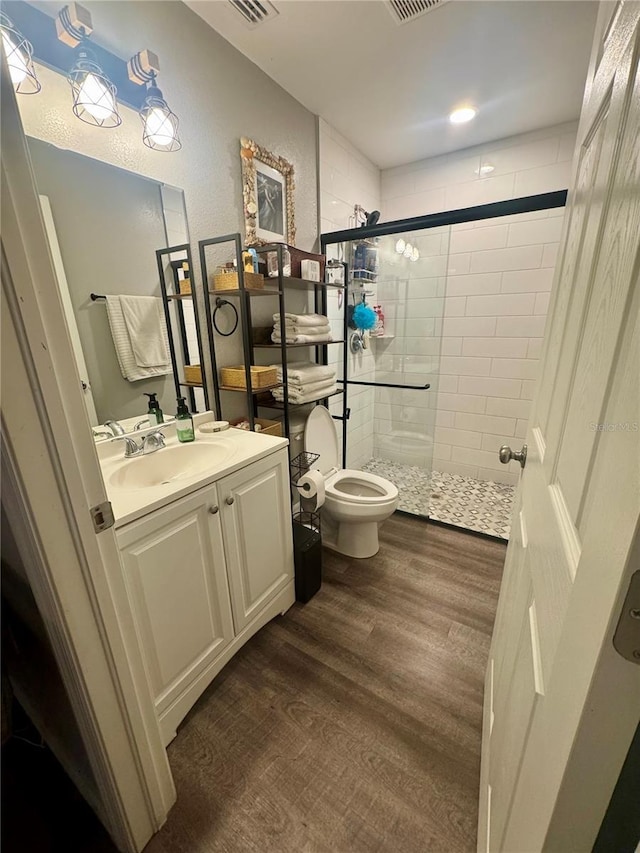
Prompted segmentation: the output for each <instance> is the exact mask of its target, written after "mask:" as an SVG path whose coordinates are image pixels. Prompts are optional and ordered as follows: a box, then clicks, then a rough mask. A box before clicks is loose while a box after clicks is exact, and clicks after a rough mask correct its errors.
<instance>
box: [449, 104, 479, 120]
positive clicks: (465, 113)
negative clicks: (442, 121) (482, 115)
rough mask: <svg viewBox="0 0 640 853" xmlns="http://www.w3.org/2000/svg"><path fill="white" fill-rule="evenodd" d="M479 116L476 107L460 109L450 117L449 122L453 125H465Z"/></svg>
mask: <svg viewBox="0 0 640 853" xmlns="http://www.w3.org/2000/svg"><path fill="white" fill-rule="evenodd" d="M477 114H478V110H476V109H475V107H460V109H457V110H454V111H453V112H452V113H451V115H450V116H449V121H450V122H451V124H464V123H465V122H467V121H471V119H472V118H475V117H476V115H477Z"/></svg>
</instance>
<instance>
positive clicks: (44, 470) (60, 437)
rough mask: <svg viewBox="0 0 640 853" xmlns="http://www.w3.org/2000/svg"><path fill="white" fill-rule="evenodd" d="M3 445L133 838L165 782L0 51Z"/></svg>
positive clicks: (85, 708)
mask: <svg viewBox="0 0 640 853" xmlns="http://www.w3.org/2000/svg"><path fill="white" fill-rule="evenodd" d="M0 95H1V100H2V146H1V151H0V157H1V178H2V232H1V238H2V258H1V261H2V302H3V310H2V349H3V358H2V366H3V377H2V381H3V393H4V399H3V407H2V456H3V463H4V464H5V468H6V470H7V472H8V476H9V480H10V490H11V492H12V493H13V494H12V497H13V500H12V501H11V506H10V507H7V509H8V511H9V520H10V523H11V525H12V527H15V531H14V532H15V533H16V536H17V539H18V547H19V548H20V551H21V554H22V556H24V564H25V569H26V572H27V575H28V579H29V583H30V585H31V587H32V590H33V594H34V597H35V600H36V603H37V606H38V608H39V610H40V613H41V615H42V617H43V621H44V623H45V625H46V628H47V633H48V636H49V639H50V642H51V645H52V648H53V652H54V655H55V657H56V661H57V663H58V666H59V668H60V672H61V676H62V679H63V682H64V685H65V688H66V690H67V693H68V695H69V698H70V701H71V704H72V707H73V710H74V714H75V716H76V720H77V722H78V726H79V729H80V732H81V735H82V738H83V741H84V744H85V747H86V750H87V753H88V757H89V761H90V764H91V768H92V771H93V774H94V776H95V781H96V784H97V788H98V793H99V798H100V803H101V806H102V808H101V810H100V811H101V814H100V817H101V819H102V820H103V821H104V823H105V825H106V827H107V829H108V830H109V832H110V833H111V835H112V837H113V839H114V842H115V843H116V845H117V846H118V848H119V849H120V850H121V851H127V853H129V851H131V853H134V851H136V852H137V851H140V850H142V848H143V847H144V846H145V844H146V843H147V842H148V840H149V839H150V837H151V836H152V835H153V834H154V833H155V832H157V830H158V829H159V828H160V827H161V826H162V824H163V823H164V821H165V820H166V817H167V814H168V811H169V809H170V808H171V806H172V804H173V803H174V802H175V787H174V785H173V779H172V776H171V771H170V768H169V764H168V760H167V755H166V752H165V750H164V746H163V744H162V739H161V736H160V729H159V726H158V721H157V719H156V715H155V710H154V707H153V701H152V697H151V693H150V690H149V687H148V683H147V678H146V673H145V670H144V665H143V661H142V656H141V653H140V650H139V648H138V646H137V644H136V643H134V642H132V641H131V638H132V637H133V636H135V632H134V629H133V622H132V616H131V611H130V609H129V608H127V607H124V606H123V601H126V590H125V589H124V581H123V577H122V565H121V561H120V556H119V553H118V549H117V544H116V539H115V535H114V531H113V529H107V530H104V531H102V532H99V533H97V531H96V529H95V528H94V524H93V519H92V515H91V513H90V508H91V507H93V506H95V505H98V504H101V503H103V502H105V501H107V495H106V491H105V487H104V482H103V480H102V475H101V472H100V466H99V463H98V459H97V455H96V450H95V444H94V441H93V439H92V437H91V430H90V425H89V420H88V417H87V412H86V408H85V405H84V401H83V396H82V392H81V386H80V381H79V376H78V370H77V366H76V363H75V359H74V356H73V349H72V346H71V341H70V338H69V334H68V330H67V327H66V322H65V316H64V309H63V307H62V303H61V300H60V295H59V291H58V287H57V283H56V279H55V272H54V266H53V262H52V258H51V254H50V250H49V245H48V242H47V237H46V232H45V227H44V222H43V218H42V212H41V208H40V203H39V201H38V197H37V193H36V189H35V181H34V177H33V171H32V168H31V163H30V159H29V154H28V149H27V145H26V138H25V135H24V131H23V128H22V122H21V119H20V115H19V111H18V107H17V103H16V97H15V93H14V91H13V87H12V86H11V83H10V76H9V73H8V70H7V67H6V64H5V63H4V60H3V68H2V75H1V91H0Z"/></svg>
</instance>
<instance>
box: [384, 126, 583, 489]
mask: <svg viewBox="0 0 640 853" xmlns="http://www.w3.org/2000/svg"><path fill="white" fill-rule="evenodd" d="M576 129H577V128H576V125H575V124H567V125H560V126H557V127H553V128H547V129H543V130H539V131H535V132H533V133H529V134H524V135H522V136H519V137H513V138H511V139H506V140H500V141H497V142H492V143H488V144H486V145H482V146H477V147H476V148H471V149H467V150H466V151H461V152H454V153H453V154H447V155H444V156H443V157H437V158H432V159H430V160H423V161H420V162H417V163H410V164H408V165H406V166H400V167H397V168H395V169H388V170H385V171H383V172H382V176H381V190H382V214H383V216H382V218H383V220H385V221H390V220H393V219H401V218H404V217H408V216H416V215H419V214H425V213H435V212H439V211H441V210H447V209H453V208H460V207H469V206H472V205H476V204H481V203H485V202H494V201H502V200H505V199H510V198H517V197H520V196H525V195H535V194H538V193H543V192H551V191H554V190H562V189H567V187H568V186H569V181H570V174H571V158H572V156H573V149H574V145H575V137H576ZM482 166H492V167H493V171H492V172H491V173H490V176H489V177H485V178H482V177H480V169H481V167H482ZM563 218H564V211H563V210H561V209H558V210H551V211H547V210H543V211H538V212H536V213H531V214H522V215H519V216H509V217H498V218H495V219H491V220H484V221H481V222H476V223H467V224H464V225H458V226H454V227H453V228H452V229H451V238H450V257H449V263H448V278H447V291H446V298H445V310H444V316H445V319H444V323H443V339H442V350H441V354H442V357H441V361H440V379H439V390H438V395H437V412H436V419H435V421H436V428H435V444H434V461H433V465H434V468H436V469H438V470H440V471H445V472H450V473H455V474H462V475H464V476H469V477H478V478H480V479H483V478H486V479H493V480H498V481H501V482H507V483H515V482H517V479H518V476H519V472H520V468H519V465H518V464H517V463H513V462H512V463H510V465H509V466H504V465H502V464H501V463H500V462H499V460H498V454H497V451H498V448H499V446H500V445H501V444H503V443H507V444H512V445H514V444H518V445H519V443H520V442H521V441H522V439H523V438H524V437H525V435H526V425H527V420H528V417H529V409H530V405H531V402H530V401H531V399H532V397H533V390H534V386H535V379H536V374H537V368H538V360H539V358H540V354H541V350H542V336H543V334H544V326H545V321H546V314H547V310H548V306H549V295H550V290H551V286H552V282H553V272H554V266H555V262H556V255H557V250H558V242H559V240H560V234H561V231H562V223H563ZM379 295H380V294H379ZM380 299H381V301H382V302H383V306H384V300H383V298H382V296H381V295H380ZM418 301H423V300H419V299H416V300H415V303H412V306H411V309H412V308H413V305H415V304H416V303H417V302H418ZM411 309H409V310H411ZM411 316H412V317H418V316H420V315H418V314H417V313H416V312H415V311H414V310H411ZM429 334H431V332H430V331H429V330H427V329H425V330H424V331H423V335H424V336H428V335H429ZM377 416H378V412H377V411H376V417H377Z"/></svg>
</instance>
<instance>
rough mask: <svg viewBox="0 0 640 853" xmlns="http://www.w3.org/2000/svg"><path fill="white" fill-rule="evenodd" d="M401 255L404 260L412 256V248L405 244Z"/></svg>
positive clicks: (409, 244)
mask: <svg viewBox="0 0 640 853" xmlns="http://www.w3.org/2000/svg"><path fill="white" fill-rule="evenodd" d="M402 254H403V255H404V256H405V258H410V257H411V255H412V254H413V246H412V245H411V243H407V244H406V246H405V247H404V252H403V253H402Z"/></svg>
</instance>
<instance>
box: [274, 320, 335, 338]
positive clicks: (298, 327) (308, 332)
mask: <svg viewBox="0 0 640 853" xmlns="http://www.w3.org/2000/svg"><path fill="white" fill-rule="evenodd" d="M284 323H285V330H286V335H285V337H286V342H287V343H288V344H321V343H323V342H324V341H330V340H331V327H330V326H329V320H328V319H327V318H326V317H325V316H324V314H285V315H284ZM271 340H272V341H273V342H274V344H279V343H281V342H282V329H281V328H280V314H274V315H273V332H272V334H271Z"/></svg>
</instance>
